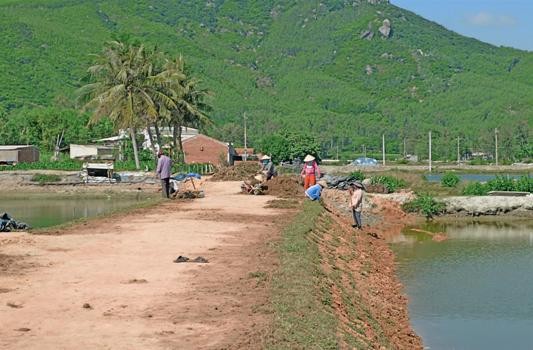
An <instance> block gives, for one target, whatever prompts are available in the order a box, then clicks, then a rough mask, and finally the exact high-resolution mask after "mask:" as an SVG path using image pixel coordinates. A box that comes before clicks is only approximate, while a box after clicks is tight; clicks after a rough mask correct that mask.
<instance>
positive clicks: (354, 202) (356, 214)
mask: <svg viewBox="0 0 533 350" xmlns="http://www.w3.org/2000/svg"><path fill="white" fill-rule="evenodd" d="M364 191H365V186H364V185H363V184H362V183H361V182H360V181H355V182H354V183H353V184H352V185H351V186H350V189H349V190H348V192H349V193H350V208H351V209H352V215H353V221H354V224H353V225H352V227H353V228H357V229H359V230H361V229H362V228H363V219H362V217H361V212H362V211H363V194H364Z"/></svg>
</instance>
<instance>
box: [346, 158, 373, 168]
mask: <svg viewBox="0 0 533 350" xmlns="http://www.w3.org/2000/svg"><path fill="white" fill-rule="evenodd" d="M352 164H353V165H363V166H375V165H378V161H377V160H375V159H374V158H365V157H361V158H357V159H356V160H354V161H353V162H352Z"/></svg>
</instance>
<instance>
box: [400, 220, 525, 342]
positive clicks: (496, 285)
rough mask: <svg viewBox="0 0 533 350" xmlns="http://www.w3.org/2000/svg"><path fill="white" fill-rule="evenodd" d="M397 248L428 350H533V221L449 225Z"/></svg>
mask: <svg viewBox="0 0 533 350" xmlns="http://www.w3.org/2000/svg"><path fill="white" fill-rule="evenodd" d="M422 229H424V230H428V231H433V232H445V233H446V234H447V235H448V237H449V239H448V240H446V241H443V242H434V241H432V240H431V237H430V236H429V235H428V234H424V233H418V232H413V231H411V230H409V229H406V230H404V232H403V234H402V235H401V236H399V237H398V238H397V239H396V242H395V243H393V244H392V247H393V250H394V251H395V252H396V256H397V262H398V272H399V276H400V279H401V280H402V282H403V284H404V286H405V288H406V292H407V294H408V296H409V312H410V316H411V321H412V324H413V327H414V328H415V330H416V332H417V333H418V334H419V335H420V336H421V337H422V339H423V341H424V345H425V346H427V347H428V348H429V349H439V350H440V349H456V350H459V349H469V350H470V349H485V350H489V349H533V278H532V276H533V222H531V220H530V221H529V222H519V223H517V222H515V223H512V224H511V223H508V224H505V223H498V224H496V223H474V222H470V223H464V222H463V223H448V224H446V225H443V224H441V225H433V226H426V227H422Z"/></svg>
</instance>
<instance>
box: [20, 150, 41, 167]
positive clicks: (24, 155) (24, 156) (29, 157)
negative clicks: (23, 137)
mask: <svg viewBox="0 0 533 350" xmlns="http://www.w3.org/2000/svg"><path fill="white" fill-rule="evenodd" d="M18 161H19V163H33V162H38V161H39V150H38V149H37V148H36V147H25V148H21V149H19V159H18Z"/></svg>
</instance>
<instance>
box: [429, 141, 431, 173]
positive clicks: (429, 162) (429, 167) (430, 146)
mask: <svg viewBox="0 0 533 350" xmlns="http://www.w3.org/2000/svg"><path fill="white" fill-rule="evenodd" d="M429 172H431V131H430V132H429Z"/></svg>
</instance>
